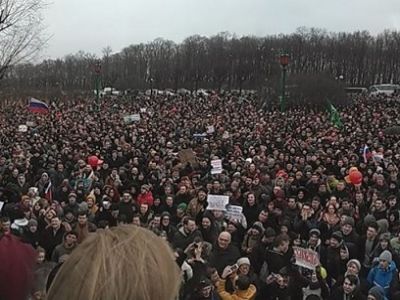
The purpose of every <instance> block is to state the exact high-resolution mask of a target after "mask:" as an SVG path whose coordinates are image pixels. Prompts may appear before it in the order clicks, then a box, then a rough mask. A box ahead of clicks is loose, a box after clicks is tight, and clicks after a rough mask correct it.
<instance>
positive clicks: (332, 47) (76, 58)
mask: <svg viewBox="0 0 400 300" xmlns="http://www.w3.org/2000/svg"><path fill="white" fill-rule="evenodd" d="M283 52H286V53H288V54H289V55H290V63H289V66H288V72H289V76H290V75H291V74H304V73H307V74H317V73H326V74H329V76H332V78H343V80H344V82H345V84H346V85H348V86H368V85H370V84H373V83H389V82H394V83H398V82H400V55H398V54H399V53H400V32H396V31H385V32H383V33H381V34H379V35H377V36H372V35H371V34H369V33H368V32H366V31H362V32H360V31H358V32H353V33H328V32H326V31H324V30H321V29H315V28H299V29H298V30H297V31H296V32H295V33H292V34H289V35H275V36H267V37H263V38H260V37H253V36H246V37H241V38H238V37H236V36H234V35H230V34H228V33H220V34H218V35H216V36H212V37H203V36H198V35H195V36H191V37H188V38H187V39H185V40H184V41H183V42H182V43H181V44H176V43H174V42H172V41H169V40H164V39H156V40H154V41H152V42H149V43H147V44H138V45H131V46H129V47H126V48H124V49H123V50H122V51H120V52H118V53H114V54H113V53H112V50H111V48H109V47H107V48H105V49H103V56H102V57H101V58H98V57H96V56H95V55H93V54H89V53H85V52H79V53H77V54H75V55H68V56H66V57H65V58H63V59H52V60H45V61H43V62H42V63H40V64H36V65H33V64H20V65H17V66H15V67H14V68H12V70H11V71H10V72H9V73H8V74H7V78H6V79H5V84H6V86H8V87H12V88H14V89H41V90H43V89H59V90H64V91H68V90H90V89H93V86H94V76H95V75H94V73H95V72H94V66H95V64H96V60H97V59H100V60H101V64H102V81H103V86H113V87H116V88H118V89H145V88H149V87H150V85H154V87H156V88H160V89H165V88H171V89H176V88H181V87H185V88H188V89H197V88H200V87H202V88H213V89H218V88H225V89H231V88H232V89H233V88H235V89H240V88H246V89H258V88H260V87H262V86H268V85H269V84H272V82H274V81H277V80H278V78H279V76H280V66H279V62H278V57H279V54H280V53H283Z"/></svg>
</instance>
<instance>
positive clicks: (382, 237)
mask: <svg viewBox="0 0 400 300" xmlns="http://www.w3.org/2000/svg"><path fill="white" fill-rule="evenodd" d="M379 240H380V241H388V242H389V241H390V233H389V232H385V233H382V234H381V235H380V236H379Z"/></svg>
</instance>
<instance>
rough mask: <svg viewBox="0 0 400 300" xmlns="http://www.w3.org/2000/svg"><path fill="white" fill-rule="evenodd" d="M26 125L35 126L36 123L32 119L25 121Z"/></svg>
mask: <svg viewBox="0 0 400 300" xmlns="http://www.w3.org/2000/svg"><path fill="white" fill-rule="evenodd" d="M26 126H28V127H35V126H36V123H35V122H32V121H26Z"/></svg>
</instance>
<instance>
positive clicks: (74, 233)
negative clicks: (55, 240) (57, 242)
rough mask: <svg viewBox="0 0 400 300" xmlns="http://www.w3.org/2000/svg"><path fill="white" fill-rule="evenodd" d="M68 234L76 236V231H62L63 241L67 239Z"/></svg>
mask: <svg viewBox="0 0 400 300" xmlns="http://www.w3.org/2000/svg"><path fill="white" fill-rule="evenodd" d="M68 235H74V236H75V237H78V233H77V232H76V231H68V232H66V233H64V235H63V240H64V241H65V240H66V239H67V236H68Z"/></svg>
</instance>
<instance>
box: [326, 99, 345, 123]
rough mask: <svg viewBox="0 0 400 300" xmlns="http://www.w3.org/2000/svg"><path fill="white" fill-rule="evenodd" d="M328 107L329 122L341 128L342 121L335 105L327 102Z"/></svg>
mask: <svg viewBox="0 0 400 300" xmlns="http://www.w3.org/2000/svg"><path fill="white" fill-rule="evenodd" d="M328 105H329V106H328V109H329V113H330V119H331V122H332V123H333V125H334V126H335V127H337V128H342V127H343V123H342V120H341V119H340V114H339V112H338V111H337V109H336V107H335V106H333V104H332V103H330V102H328Z"/></svg>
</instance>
